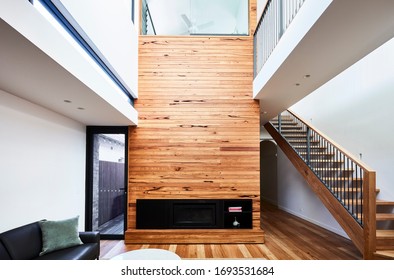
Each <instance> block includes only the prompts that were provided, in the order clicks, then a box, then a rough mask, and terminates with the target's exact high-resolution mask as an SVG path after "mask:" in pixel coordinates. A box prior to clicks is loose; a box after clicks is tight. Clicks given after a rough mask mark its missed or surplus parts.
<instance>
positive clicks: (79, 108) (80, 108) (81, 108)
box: [77, 107, 85, 110]
mask: <svg viewBox="0 0 394 280" xmlns="http://www.w3.org/2000/svg"><path fill="white" fill-rule="evenodd" d="M77 109H78V110H85V108H83V107H78V108H77Z"/></svg>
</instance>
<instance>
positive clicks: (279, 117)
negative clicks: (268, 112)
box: [278, 113, 282, 133]
mask: <svg viewBox="0 0 394 280" xmlns="http://www.w3.org/2000/svg"><path fill="white" fill-rule="evenodd" d="M278 130H279V133H282V113H280V114H279V115H278Z"/></svg>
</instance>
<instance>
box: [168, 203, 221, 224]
mask: <svg viewBox="0 0 394 280" xmlns="http://www.w3.org/2000/svg"><path fill="white" fill-rule="evenodd" d="M170 210H172V213H171V214H170V217H171V218H172V221H171V222H170V226H171V227H172V228H217V227H218V225H217V221H218V218H219V217H218V215H220V214H219V213H218V210H219V206H218V203H217V202H215V201H214V202H212V201H173V202H172V206H170Z"/></svg>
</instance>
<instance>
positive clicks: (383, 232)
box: [376, 229, 394, 239]
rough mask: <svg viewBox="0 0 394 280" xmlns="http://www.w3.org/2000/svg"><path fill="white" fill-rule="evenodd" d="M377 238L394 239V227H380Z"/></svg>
mask: <svg viewBox="0 0 394 280" xmlns="http://www.w3.org/2000/svg"><path fill="white" fill-rule="evenodd" d="M376 238H379V239H394V230H392V229H379V230H377V231H376Z"/></svg>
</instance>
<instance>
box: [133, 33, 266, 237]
mask: <svg viewBox="0 0 394 280" xmlns="http://www.w3.org/2000/svg"><path fill="white" fill-rule="evenodd" d="M252 82H253V41H252V37H249V36H245V37H190V36H183V37H162V36H154V37H153V36H152V37H150V36H141V37H140V44H139V99H138V100H136V102H135V107H136V109H137V110H138V112H139V125H138V127H130V136H129V195H128V202H129V208H128V229H127V231H126V235H125V242H126V243H223V242H224V243H261V242H264V235H263V231H262V230H261V228H260V185H259V184H260V167H259V160H260V159H259V147H260V146H259V145H260V144H259V135H260V130H259V104H258V102H257V101H255V100H253V99H252ZM138 198H149V199H159V198H166V199H187V198H201V199H211V198H214V199H239V198H252V199H253V229H236V230H234V229H230V230H195V229H194V230H184V229H182V230H160V231H159V230H158V231H156V230H136V229H135V227H136V224H135V222H136V216H135V215H136V208H135V206H136V199H138Z"/></svg>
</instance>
